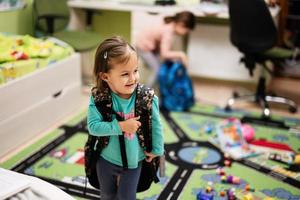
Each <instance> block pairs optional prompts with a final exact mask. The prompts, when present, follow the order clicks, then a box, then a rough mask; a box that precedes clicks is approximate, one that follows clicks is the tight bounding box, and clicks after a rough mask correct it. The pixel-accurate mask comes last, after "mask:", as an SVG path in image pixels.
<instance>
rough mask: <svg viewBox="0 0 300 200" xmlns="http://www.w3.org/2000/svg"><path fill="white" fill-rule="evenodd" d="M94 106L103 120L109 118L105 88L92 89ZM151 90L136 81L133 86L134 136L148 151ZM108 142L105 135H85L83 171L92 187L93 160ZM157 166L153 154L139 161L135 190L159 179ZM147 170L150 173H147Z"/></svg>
mask: <svg viewBox="0 0 300 200" xmlns="http://www.w3.org/2000/svg"><path fill="white" fill-rule="evenodd" d="M92 95H93V97H94V101H95V105H96V107H97V109H98V111H99V112H100V113H101V115H102V116H103V119H104V121H112V113H113V110H112V97H111V94H110V90H109V88H106V89H105V90H104V91H101V92H100V91H98V89H97V88H93V89H92ZM153 97H154V91H153V89H150V88H146V87H144V86H143V85H141V84H138V86H137V89H136V101H135V116H140V122H141V123H142V126H141V127H140V128H139V129H138V130H137V135H138V139H139V143H140V145H141V147H142V148H143V149H144V150H145V151H147V152H151V150H152V128H151V127H152V123H151V122H152V120H151V113H152V100H153ZM108 143H109V136H104V137H97V136H93V135H90V134H88V139H87V142H86V143H85V146H84V161H85V173H86V177H87V180H88V182H89V183H90V184H91V185H92V186H93V187H95V188H97V189H100V188H99V181H98V177H97V171H96V162H97V160H98V158H99V156H100V153H101V151H102V149H103V148H105V147H106V146H107V145H108ZM159 165H160V158H159V157H155V158H154V159H153V160H152V161H151V162H146V161H145V160H143V161H142V167H141V174H140V179H139V183H138V188H137V192H142V191H145V190H147V189H149V188H150V186H151V184H152V182H155V183H157V182H158V181H159V179H158V177H157V171H158V168H159ZM149 172H150V173H149Z"/></svg>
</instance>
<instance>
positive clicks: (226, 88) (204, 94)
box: [193, 79, 300, 118]
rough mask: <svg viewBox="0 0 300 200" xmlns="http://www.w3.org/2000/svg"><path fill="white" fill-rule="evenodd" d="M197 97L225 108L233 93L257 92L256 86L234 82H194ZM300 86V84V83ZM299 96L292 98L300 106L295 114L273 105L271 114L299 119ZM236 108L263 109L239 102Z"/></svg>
mask: <svg viewBox="0 0 300 200" xmlns="http://www.w3.org/2000/svg"><path fill="white" fill-rule="evenodd" d="M193 83H194V90H195V95H196V98H197V100H198V101H200V102H203V103H207V104H213V105H218V106H222V107H223V106H225V105H226V103H227V100H228V98H230V97H232V94H233V92H238V93H239V94H241V95H242V94H253V93H254V91H255V85H247V84H239V83H232V82H230V83H229V82H220V81H216V82H213V81H207V80H201V79H200V80H199V79H197V80H193ZM299 84H300V83H299ZM299 86H300V85H299ZM287 87H294V89H295V90H296V89H297V87H295V86H294V85H291V86H287ZM272 91H274V92H276V88H272ZM299 95H300V92H299V94H297V96H295V95H294V96H293V95H292V96H291V99H292V100H294V101H295V102H296V104H298V109H299V111H298V112H297V113H295V114H291V113H290V112H289V111H288V109H287V107H286V106H279V105H274V104H273V105H271V114H280V115H285V116H291V117H297V118H300V106H299V105H300V98H299ZM234 107H237V108H242V109H250V110H256V111H259V112H260V111H261V108H260V107H259V106H258V105H257V104H254V103H250V102H245V101H242V102H237V104H235V105H234Z"/></svg>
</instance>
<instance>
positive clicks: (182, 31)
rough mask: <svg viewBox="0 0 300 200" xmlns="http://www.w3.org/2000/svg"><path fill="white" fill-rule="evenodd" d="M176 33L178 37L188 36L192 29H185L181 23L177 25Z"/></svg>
mask: <svg viewBox="0 0 300 200" xmlns="http://www.w3.org/2000/svg"><path fill="white" fill-rule="evenodd" d="M175 32H176V34H177V35H186V34H188V33H189V32H190V29H189V28H187V27H185V26H184V25H183V24H182V23H181V22H178V23H175Z"/></svg>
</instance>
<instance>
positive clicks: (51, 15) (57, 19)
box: [33, 0, 100, 52]
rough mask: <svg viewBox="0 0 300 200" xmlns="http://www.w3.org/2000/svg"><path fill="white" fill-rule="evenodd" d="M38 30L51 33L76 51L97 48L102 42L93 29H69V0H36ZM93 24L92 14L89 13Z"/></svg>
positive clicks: (89, 18) (42, 32) (47, 33)
mask: <svg viewBox="0 0 300 200" xmlns="http://www.w3.org/2000/svg"><path fill="white" fill-rule="evenodd" d="M33 6H34V11H35V16H36V30H37V31H38V32H40V33H41V34H42V35H51V36H53V37H56V38H58V39H60V40H62V41H64V42H66V43H68V44H70V45H71V46H72V47H73V48H74V49H75V51H78V52H82V51H87V50H90V49H93V48H95V47H96V46H97V45H98V44H99V43H100V37H99V34H97V33H94V32H91V31H75V30H68V29H67V26H68V23H69V18H70V13H69V8H68V5H67V0H34V4H33ZM88 16H89V17H88V23H89V25H90V24H91V15H88Z"/></svg>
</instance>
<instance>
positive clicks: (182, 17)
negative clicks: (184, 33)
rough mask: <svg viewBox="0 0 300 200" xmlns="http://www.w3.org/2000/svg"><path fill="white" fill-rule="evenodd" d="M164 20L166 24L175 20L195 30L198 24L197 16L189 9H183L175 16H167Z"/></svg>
mask: <svg viewBox="0 0 300 200" xmlns="http://www.w3.org/2000/svg"><path fill="white" fill-rule="evenodd" d="M164 22H165V23H166V24H168V23H170V22H175V23H182V24H183V25H184V27H186V28H188V29H191V30H193V29H194V28H195V24H196V17H195V15H194V14H193V13H191V12H189V11H182V12H179V13H177V14H176V15H174V16H171V17H165V18H164Z"/></svg>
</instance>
